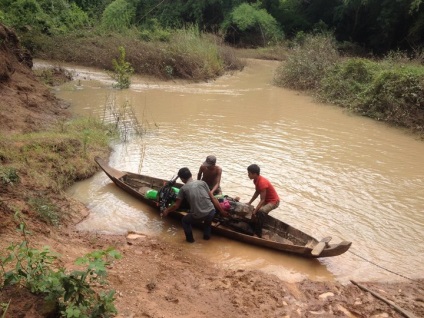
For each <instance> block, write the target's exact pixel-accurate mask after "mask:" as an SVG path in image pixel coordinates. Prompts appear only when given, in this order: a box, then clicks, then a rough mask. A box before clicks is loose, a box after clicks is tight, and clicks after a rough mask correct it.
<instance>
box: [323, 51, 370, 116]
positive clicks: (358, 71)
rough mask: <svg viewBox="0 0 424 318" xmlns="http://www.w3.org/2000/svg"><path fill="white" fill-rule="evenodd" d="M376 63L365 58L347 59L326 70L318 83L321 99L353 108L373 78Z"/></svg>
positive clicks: (361, 100) (360, 99)
mask: <svg viewBox="0 0 424 318" xmlns="http://www.w3.org/2000/svg"><path fill="white" fill-rule="evenodd" d="M376 68H377V65H376V64H375V63H373V62H371V61H369V60H366V59H359V58H356V59H348V60H345V61H342V62H340V63H339V64H337V65H336V66H335V67H334V68H333V69H332V70H330V71H328V72H327V73H326V75H325V76H324V78H323V79H322V81H321V83H320V87H319V88H318V95H319V97H320V99H321V100H323V101H325V102H331V103H334V104H337V105H339V106H343V107H347V108H351V109H353V108H355V107H356V106H357V105H359V104H361V102H363V99H364V97H365V96H364V92H365V91H366V89H367V87H368V86H369V84H370V83H371V82H372V80H373V76H374V74H375V72H376Z"/></svg>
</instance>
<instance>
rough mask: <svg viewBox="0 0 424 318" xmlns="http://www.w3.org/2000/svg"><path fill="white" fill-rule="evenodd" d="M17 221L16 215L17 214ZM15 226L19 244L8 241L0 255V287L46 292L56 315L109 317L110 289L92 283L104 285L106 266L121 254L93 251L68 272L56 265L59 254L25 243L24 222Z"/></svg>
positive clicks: (44, 293) (110, 313)
mask: <svg viewBox="0 0 424 318" xmlns="http://www.w3.org/2000/svg"><path fill="white" fill-rule="evenodd" d="M17 217H18V218H19V219H20V220H21V221H22V219H21V218H20V216H19V215H18V216H17ZM19 229H20V231H21V233H22V234H23V236H24V240H23V241H22V242H21V243H20V244H11V245H10V246H9V247H8V248H7V251H8V254H7V255H1V258H0V287H1V288H3V287H4V286H8V285H16V284H19V285H22V286H23V287H25V288H27V289H28V290H30V291H31V293H34V294H42V295H46V301H47V302H48V303H49V304H53V305H54V306H51V307H52V308H53V309H52V311H55V312H52V313H50V314H51V315H50V316H53V315H54V317H56V316H57V313H60V316H62V317H69V318H71V317H92V318H97V317H111V316H112V315H113V314H116V312H117V311H116V308H115V306H114V304H113V302H114V300H115V298H114V294H115V291H114V290H110V291H107V292H100V293H98V292H96V291H95V290H94V289H93V286H100V287H104V286H105V285H107V281H106V276H107V272H106V267H107V266H108V265H110V263H111V260H112V259H118V258H120V257H121V255H120V254H119V253H118V252H117V251H115V250H114V249H112V248H109V249H107V250H104V251H94V252H92V253H89V254H87V255H85V256H84V257H81V258H79V259H77V261H76V265H80V266H85V268H84V267H83V268H82V269H81V270H74V271H71V272H70V273H67V272H66V269H65V268H63V267H61V266H59V267H58V269H55V267H57V266H58V263H59V257H58V255H57V254H55V253H53V252H51V251H50V249H49V248H48V247H44V248H43V249H42V250H38V249H34V248H31V247H30V246H29V241H28V236H27V235H28V232H27V230H26V226H25V222H23V223H20V226H19Z"/></svg>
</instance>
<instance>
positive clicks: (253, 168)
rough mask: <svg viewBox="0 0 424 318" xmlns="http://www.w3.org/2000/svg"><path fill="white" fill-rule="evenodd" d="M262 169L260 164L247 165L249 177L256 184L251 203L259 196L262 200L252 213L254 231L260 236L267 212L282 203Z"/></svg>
mask: <svg viewBox="0 0 424 318" xmlns="http://www.w3.org/2000/svg"><path fill="white" fill-rule="evenodd" d="M260 174H261V169H260V168H259V166H258V165H256V164H252V165H250V166H249V167H247V175H248V176H249V179H251V180H252V179H253V183H254V184H255V190H256V191H255V193H254V194H253V196H252V198H251V199H250V201H249V203H248V204H249V205H251V204H252V202H253V201H255V200H256V198H257V197H258V196H259V198H260V201H259V203H258V205H257V206H256V208H255V210H254V211H253V213H252V220H253V222H254V223H253V225H254V232H255V234H256V235H257V236H258V237H262V227H263V223H264V219H265V214H268V213H269V212H270V211H272V210H274V209H276V208H277V207H278V205H279V204H280V198H279V196H278V194H277V192H276V191H275V189H274V187H273V185H272V184H271V182H269V181H268V180H267V179H266V178H264V177H262V176H261V175H260Z"/></svg>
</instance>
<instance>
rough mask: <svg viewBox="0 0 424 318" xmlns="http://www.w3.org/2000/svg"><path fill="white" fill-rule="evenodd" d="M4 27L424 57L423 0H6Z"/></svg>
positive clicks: (0, 14) (1, 11) (1, 3)
mask: <svg viewBox="0 0 424 318" xmlns="http://www.w3.org/2000/svg"><path fill="white" fill-rule="evenodd" d="M0 22H3V23H5V24H7V25H10V26H12V27H14V28H15V29H17V30H21V31H37V32H42V33H45V34H57V33H60V32H62V33H63V32H68V31H71V30H79V29H81V28H91V27H97V26H101V27H103V28H106V29H108V30H113V31H119V32H124V31H125V30H127V29H131V28H136V29H138V30H139V31H141V32H146V30H152V25H153V26H154V30H155V31H156V32H157V31H158V30H159V33H160V31H161V30H168V29H169V28H171V29H176V28H182V27H184V26H187V25H196V26H198V27H199V29H200V30H202V31H206V32H213V33H215V34H219V35H220V36H222V37H223V38H225V39H226V40H228V41H231V43H233V44H236V45H242V46H263V45H267V44H269V43H274V42H275V41H278V40H280V39H281V38H282V34H285V36H286V37H288V38H289V39H290V38H293V37H295V36H296V34H298V33H299V32H305V33H310V32H312V31H314V30H330V31H332V32H334V34H335V36H336V39H337V40H338V41H339V42H348V43H353V44H355V45H356V46H361V47H363V48H365V49H366V50H371V51H373V52H374V53H377V54H384V53H387V52H388V51H390V50H396V49H401V50H407V51H410V52H417V51H419V50H421V49H422V46H423V43H424V5H423V3H422V0H314V1H305V0H255V1H252V0H247V1H241V0H173V1H163V0H162V1H159V0H143V1H141V0H92V1H91V0H90V1H89V0H54V1H53V0H0ZM145 36H147V38H148V34H147V35H146V34H145Z"/></svg>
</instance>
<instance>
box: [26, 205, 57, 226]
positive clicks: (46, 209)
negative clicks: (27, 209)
mask: <svg viewBox="0 0 424 318" xmlns="http://www.w3.org/2000/svg"><path fill="white" fill-rule="evenodd" d="M28 204H29V205H30V206H31V207H32V208H33V209H34V210H35V211H36V212H37V215H38V216H39V217H40V219H41V220H43V221H44V222H46V223H47V224H50V225H54V226H58V225H59V223H60V215H59V211H58V209H57V207H56V206H55V205H54V204H53V203H52V202H50V201H49V200H48V199H46V198H30V199H29V201H28Z"/></svg>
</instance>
